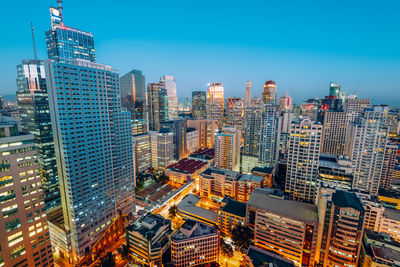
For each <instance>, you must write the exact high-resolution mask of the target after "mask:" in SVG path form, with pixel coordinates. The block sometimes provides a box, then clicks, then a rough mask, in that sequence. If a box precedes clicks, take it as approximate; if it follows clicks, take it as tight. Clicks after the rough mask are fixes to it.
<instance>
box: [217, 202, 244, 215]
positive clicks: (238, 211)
mask: <svg viewBox="0 0 400 267" xmlns="http://www.w3.org/2000/svg"><path fill="white" fill-rule="evenodd" d="M221 211H223V212H226V213H230V214H234V215H236V216H239V217H243V218H244V217H245V216H246V203H243V202H240V201H236V200H234V199H232V198H226V204H225V206H223V207H222V208H221Z"/></svg>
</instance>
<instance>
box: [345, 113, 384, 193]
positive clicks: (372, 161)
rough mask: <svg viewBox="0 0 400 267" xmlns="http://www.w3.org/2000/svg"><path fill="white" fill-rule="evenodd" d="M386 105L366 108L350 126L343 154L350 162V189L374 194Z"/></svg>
mask: <svg viewBox="0 0 400 267" xmlns="http://www.w3.org/2000/svg"><path fill="white" fill-rule="evenodd" d="M388 112H389V108H388V107H387V106H374V107H373V108H372V109H366V110H365V111H364V112H363V113H362V114H361V115H360V116H359V117H358V118H357V119H356V121H355V122H354V123H351V124H350V128H349V131H348V136H347V142H346V144H347V149H346V151H347V154H348V155H349V156H350V157H351V160H352V162H353V173H354V177H353V188H354V189H359V190H363V191H366V192H369V193H371V194H373V195H377V194H378V190H379V184H380V180H381V175H382V168H383V162H384V159H385V149H386V145H387V138H388V132H389V129H388V126H387V124H386V118H387V113H388Z"/></svg>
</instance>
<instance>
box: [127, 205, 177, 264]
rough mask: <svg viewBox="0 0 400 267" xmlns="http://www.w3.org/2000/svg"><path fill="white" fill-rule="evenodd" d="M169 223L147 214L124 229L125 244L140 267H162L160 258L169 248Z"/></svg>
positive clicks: (170, 231) (170, 230)
mask: <svg viewBox="0 0 400 267" xmlns="http://www.w3.org/2000/svg"><path fill="white" fill-rule="evenodd" d="M171 234H172V229H171V221H170V220H167V219H164V218H163V217H162V216H161V215H158V214H151V213H148V214H146V215H144V216H142V217H140V218H139V219H137V220H136V221H135V222H134V223H133V224H131V225H129V226H128V227H127V228H126V244H127V246H128V247H129V252H130V254H131V255H132V256H133V258H134V259H135V260H136V261H137V262H139V263H140V264H141V265H142V266H162V256H163V254H164V253H165V251H166V250H167V249H168V248H169V247H170V240H169V237H170V235H171Z"/></svg>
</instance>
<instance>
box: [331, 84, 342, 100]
mask: <svg viewBox="0 0 400 267" xmlns="http://www.w3.org/2000/svg"><path fill="white" fill-rule="evenodd" d="M329 97H330V98H339V97H340V84H338V83H334V82H331V83H330V85H329Z"/></svg>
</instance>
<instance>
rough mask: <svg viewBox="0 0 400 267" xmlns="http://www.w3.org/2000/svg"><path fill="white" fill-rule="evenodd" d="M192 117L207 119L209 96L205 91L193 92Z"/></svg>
mask: <svg viewBox="0 0 400 267" xmlns="http://www.w3.org/2000/svg"><path fill="white" fill-rule="evenodd" d="M192 117H193V119H205V118H206V117H207V96H206V92H205V91H193V92H192Z"/></svg>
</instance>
